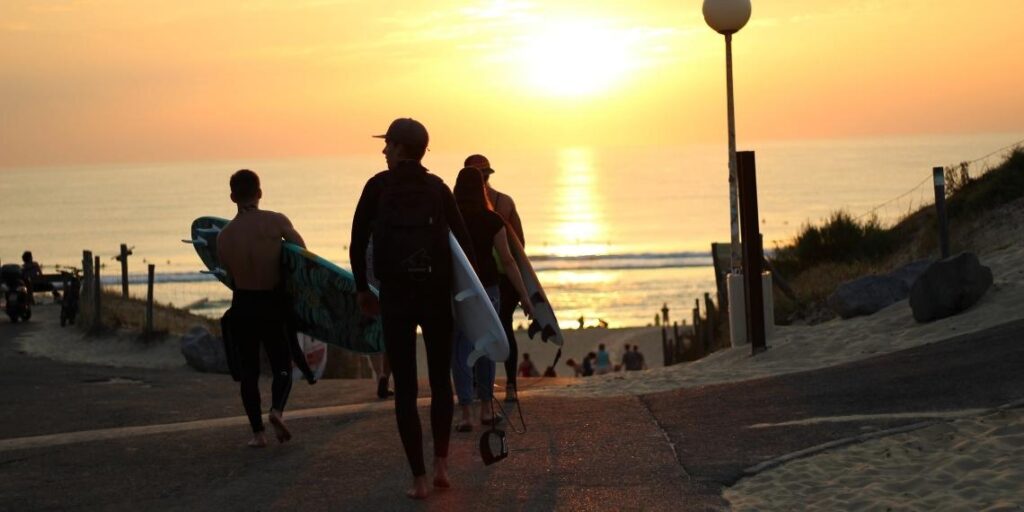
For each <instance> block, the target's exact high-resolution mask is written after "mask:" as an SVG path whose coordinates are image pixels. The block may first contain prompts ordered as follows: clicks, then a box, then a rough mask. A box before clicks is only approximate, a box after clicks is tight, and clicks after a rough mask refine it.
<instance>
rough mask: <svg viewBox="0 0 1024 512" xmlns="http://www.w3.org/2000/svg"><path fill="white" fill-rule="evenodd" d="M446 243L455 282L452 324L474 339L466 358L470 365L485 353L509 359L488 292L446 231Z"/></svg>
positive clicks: (460, 248) (493, 357)
mask: <svg viewBox="0 0 1024 512" xmlns="http://www.w3.org/2000/svg"><path fill="white" fill-rule="evenodd" d="M448 245H449V246H450V247H451V251H452V273H453V274H454V275H453V281H454V283H453V284H454V287H453V288H454V297H453V298H454V301H453V303H454V305H455V326H456V327H457V328H458V329H459V330H461V331H462V333H463V334H464V335H465V336H466V337H467V338H469V339H470V340H471V341H472V342H473V352H471V353H470V354H469V359H468V360H467V361H466V362H467V364H469V366H470V368H472V367H473V365H474V364H475V363H476V360H477V359H480V358H481V357H484V356H486V357H487V358H488V359H490V360H491V361H494V362H496V363H500V362H503V361H505V360H506V359H508V339H507V338H506V337H505V329H504V328H502V326H501V320H499V319H498V312H497V311H495V310H494V306H492V305H491V299H489V298H488V297H487V291H486V290H484V286H483V285H482V284H480V278H479V277H477V275H476V271H474V270H473V266H472V265H470V263H469V259H468V258H466V253H464V252H462V247H461V246H459V241H458V240H456V239H455V235H453V234H452V233H451V232H450V231H449V232H448Z"/></svg>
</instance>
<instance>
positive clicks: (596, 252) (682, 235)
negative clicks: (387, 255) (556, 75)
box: [0, 133, 1024, 327]
mask: <svg viewBox="0 0 1024 512" xmlns="http://www.w3.org/2000/svg"><path fill="white" fill-rule="evenodd" d="M1021 139H1024V133H1009V134H1005V133H1004V134H977V135H927V136H924V135H922V136H902V137H885V138H862V139H843V140H815V141H777V142H763V143H757V144H749V145H746V144H742V143H741V144H740V149H741V150H745V149H752V150H755V151H756V154H757V172H758V175H757V181H758V187H759V190H758V201H759V209H760V217H761V232H762V233H763V235H764V239H765V246H766V248H767V249H771V248H772V247H774V246H775V245H777V244H782V243H785V242H787V241H788V240H790V239H791V238H792V237H793V236H794V235H795V234H796V233H797V231H798V230H799V228H800V227H801V226H802V225H804V224H805V223H808V222H818V221H820V220H821V219H823V218H825V217H827V216H828V215H829V214H830V213H831V212H833V211H836V210H839V209H845V210H846V211H848V212H849V213H851V214H853V215H854V216H858V217H860V216H867V215H876V216H877V217H878V218H879V219H880V220H881V221H883V222H884V223H888V222H892V221H894V220H896V219H898V218H900V217H901V216H902V215H905V214H906V213H907V212H909V211H912V210H913V209H916V208H918V207H919V206H921V205H924V204H929V203H931V202H932V199H933V189H932V184H931V179H930V177H931V169H932V167H934V166H945V165H952V164H956V163H959V162H962V161H970V160H975V159H978V158H980V157H983V156H986V155H989V154H990V153H992V152H994V151H996V150H998V149H1000V148H1004V147H1006V146H1008V145H1010V144H1013V143H1015V142H1017V141H1020V140H1021ZM481 151H482V152H483V153H485V154H486V155H487V156H488V157H489V158H490V160H491V164H492V166H493V167H494V169H495V170H496V173H495V174H494V175H493V176H492V177H491V181H492V183H493V185H494V186H495V187H496V188H497V189H499V190H501V191H503V192H506V193H508V194H510V195H511V196H512V197H513V198H514V199H515V201H516V204H517V207H518V209H519V212H520V215H521V217H522V219H523V225H524V227H525V231H526V250H527V253H528V254H530V256H531V259H532V261H533V263H534V266H535V268H536V270H537V272H538V276H539V278H540V280H541V282H542V283H543V284H544V286H545V288H546V290H547V292H548V295H549V298H550V300H551V302H552V304H553V306H554V307H555V310H556V312H557V315H558V318H559V322H560V323H561V324H562V325H563V326H565V327H575V326H577V325H578V322H579V319H580V318H582V319H583V322H584V324H585V325H587V326H591V325H597V324H598V323H599V322H602V321H603V322H605V323H607V325H609V326H610V327H627V326H642V325H647V324H649V323H652V322H653V320H654V318H653V317H654V315H655V314H656V313H657V312H658V310H660V309H661V308H662V306H663V305H668V307H669V308H670V310H671V311H672V314H671V316H672V317H673V318H687V316H688V314H686V313H685V312H687V311H689V309H690V308H692V307H693V303H694V299H697V298H700V297H702V296H703V294H704V292H713V290H714V275H713V272H712V269H711V257H710V244H711V242H715V241H718V242H727V241H728V240H729V233H730V231H729V229H730V227H729V205H728V181H727V177H728V171H727V155H726V148H725V143H724V140H723V142H722V144H714V145H689V146H680V147H677V148H621V147H620V148H588V147H566V148H562V149H557V150H550V151H512V150H504V151H502V150H496V151H487V150H481ZM1001 155H1002V153H998V152H997V153H996V154H994V155H991V156H989V157H988V158H986V159H982V160H980V161H978V162H976V163H975V164H974V165H973V166H972V172H973V173H975V174H976V173H978V172H981V170H983V169H984V168H985V166H986V165H991V164H994V163H997V162H998V160H999V157H1000V156H1001ZM464 157H465V155H462V154H458V155H456V154H445V153H441V152H438V153H434V152H430V153H428V154H427V157H426V158H425V159H424V164H425V165H426V166H427V167H428V168H430V169H431V170H432V171H433V172H434V173H435V174H437V175H438V176H440V177H442V178H443V179H444V180H445V181H446V182H447V183H448V184H449V185H451V184H453V183H454V180H455V176H456V174H457V173H458V171H459V169H460V168H461V167H462V165H461V164H462V159H463V158H464ZM239 168H250V169H253V170H255V171H256V172H257V173H259V174H260V176H261V179H262V185H263V191H264V196H263V197H264V198H263V202H262V204H261V206H262V207H263V208H265V209H270V210H276V211H280V212H283V213H285V214H287V215H288V216H289V217H290V218H291V219H292V222H293V223H294V225H295V226H296V228H297V229H298V230H299V231H300V232H301V233H302V235H303V237H304V238H305V239H306V242H307V245H308V246H309V248H310V249H311V250H312V251H314V252H316V253H318V254H320V255H321V256H324V257H325V258H327V259H329V260H331V261H334V262H336V263H337V264H339V265H341V266H342V267H346V268H348V267H350V265H349V262H348V242H349V235H350V231H351V219H352V212H353V210H354V208H355V204H356V202H357V200H358V198H359V194H360V192H361V190H362V185H363V183H365V181H366V179H367V178H369V177H370V176H372V175H373V174H374V173H376V172H378V171H380V170H381V169H383V168H384V159H383V156H382V155H380V154H379V153H374V154H367V155H356V156H346V157H336V158H315V159H313V158H306V159H287V160H246V159H237V160H224V161H214V162H167V163H153V164H115V165H90V166H56V167H46V168H4V169H0V260H2V261H3V262H16V261H20V256H21V253H22V251H24V250H32V251H33V253H34V255H35V258H36V260H37V261H39V262H40V263H42V264H43V265H44V271H47V272H50V271H52V270H53V269H54V267H55V266H81V257H82V251H83V250H91V251H93V253H94V254H96V255H99V256H100V257H101V259H102V261H103V262H104V268H103V272H104V275H105V276H106V277H105V279H104V282H105V283H106V284H107V285H108V286H111V287H119V279H120V267H119V263H118V262H116V261H114V260H113V257H114V256H115V255H116V254H117V253H118V249H119V246H120V244H121V243H126V244H128V245H129V246H130V247H132V248H133V255H132V256H131V257H130V258H129V272H130V274H131V280H130V281H131V285H130V288H131V293H132V294H133V295H137V296H144V295H145V293H146V289H145V272H146V264H148V263H152V264H154V265H156V274H157V286H156V289H155V296H156V300H157V301H160V302H163V303H172V304H175V305H177V306H192V309H193V310H194V311H196V312H199V313H201V314H208V315H211V316H215V315H218V314H219V313H220V312H221V311H222V310H223V309H224V308H225V307H226V305H227V300H228V298H229V294H228V290H227V289H226V288H224V287H223V286H222V285H220V284H219V283H218V282H216V281H214V280H212V278H210V277H209V276H207V275H204V274H201V273H199V270H200V269H201V268H202V265H201V263H200V261H199V259H198V257H197V256H196V254H195V252H194V251H193V250H192V248H191V246H190V245H187V244H184V243H182V242H181V240H182V239H185V238H188V237H189V226H190V224H191V222H192V220H193V219H194V218H196V217H199V216H203V215H215V216H221V217H226V218H230V217H232V216H233V214H234V208H233V205H232V203H231V202H230V199H229V197H228V195H229V191H228V184H227V182H228V177H229V176H230V174H231V173H232V172H233V171H235V170H237V169H239Z"/></svg>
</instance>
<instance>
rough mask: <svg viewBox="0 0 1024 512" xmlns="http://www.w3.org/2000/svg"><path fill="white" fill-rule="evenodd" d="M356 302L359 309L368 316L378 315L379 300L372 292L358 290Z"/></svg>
mask: <svg viewBox="0 0 1024 512" xmlns="http://www.w3.org/2000/svg"><path fill="white" fill-rule="evenodd" d="M356 303H358V304H359V311H361V312H362V313H363V314H364V315H366V316H369V317H377V316H380V301H379V300H377V296H376V295H374V294H373V293H372V292H359V293H357V294H356Z"/></svg>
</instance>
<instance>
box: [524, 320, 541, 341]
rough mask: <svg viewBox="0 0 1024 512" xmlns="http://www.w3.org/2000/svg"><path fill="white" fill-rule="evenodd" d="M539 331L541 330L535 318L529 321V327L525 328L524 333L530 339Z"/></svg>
mask: <svg viewBox="0 0 1024 512" xmlns="http://www.w3.org/2000/svg"><path fill="white" fill-rule="evenodd" d="M540 331H541V328H540V323H538V322H537V321H536V320H534V321H532V322H530V327H529V328H528V329H526V335H527V336H529V337H530V339H531V340H532V339H533V337H534V336H536V335H537V333H538V332H540Z"/></svg>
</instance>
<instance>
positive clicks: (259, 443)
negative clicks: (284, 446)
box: [248, 432, 267, 448]
mask: <svg viewBox="0 0 1024 512" xmlns="http://www.w3.org/2000/svg"><path fill="white" fill-rule="evenodd" d="M248 444H249V448H266V447H267V438H266V437H264V435H263V432H254V433H253V434H252V440H251V441H249V443H248Z"/></svg>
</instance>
